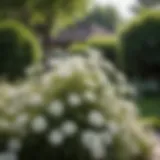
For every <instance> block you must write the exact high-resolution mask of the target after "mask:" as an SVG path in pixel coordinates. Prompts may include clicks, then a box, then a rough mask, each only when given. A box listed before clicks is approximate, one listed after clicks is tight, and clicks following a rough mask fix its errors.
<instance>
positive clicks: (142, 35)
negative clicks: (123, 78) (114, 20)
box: [120, 11, 160, 79]
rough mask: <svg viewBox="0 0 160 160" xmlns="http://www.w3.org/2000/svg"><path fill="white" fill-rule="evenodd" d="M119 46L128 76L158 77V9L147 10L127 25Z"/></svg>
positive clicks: (159, 45)
mask: <svg viewBox="0 0 160 160" xmlns="http://www.w3.org/2000/svg"><path fill="white" fill-rule="evenodd" d="M120 47H121V52H122V53H123V59H124V69H125V71H126V73H127V74H128V76H129V77H139V78H142V79H145V78H149V77H152V78H153V77H154V78H158V79H160V55H159V54H160V11H148V12H147V13H145V14H144V15H140V16H139V17H138V18H136V19H135V20H134V21H133V22H132V23H130V24H129V25H127V26H126V27H125V28H124V30H122V32H121V33H120Z"/></svg>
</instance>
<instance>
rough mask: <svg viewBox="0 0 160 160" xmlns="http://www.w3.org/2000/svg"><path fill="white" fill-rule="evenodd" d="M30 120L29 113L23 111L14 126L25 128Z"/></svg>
mask: <svg viewBox="0 0 160 160" xmlns="http://www.w3.org/2000/svg"><path fill="white" fill-rule="evenodd" d="M28 121H29V116H28V114H25V113H23V114H21V115H19V116H17V118H16V119H15V122H14V127H16V128H23V127H24V126H25V125H26V123H27V122H28Z"/></svg>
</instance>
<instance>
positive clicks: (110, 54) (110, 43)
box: [88, 36, 117, 64]
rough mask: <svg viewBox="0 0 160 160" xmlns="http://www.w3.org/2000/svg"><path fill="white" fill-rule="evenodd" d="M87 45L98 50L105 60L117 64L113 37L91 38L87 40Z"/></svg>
mask: <svg viewBox="0 0 160 160" xmlns="http://www.w3.org/2000/svg"><path fill="white" fill-rule="evenodd" d="M88 45H89V46H91V47H93V48H96V49H98V50H100V51H101V52H102V53H103V55H104V57H105V58H107V59H109V60H110V61H111V62H113V63H114V64H117V41H116V38H115V37H112V36H111V37H110V36H109V37H107V38H104V37H93V38H91V39H89V41H88Z"/></svg>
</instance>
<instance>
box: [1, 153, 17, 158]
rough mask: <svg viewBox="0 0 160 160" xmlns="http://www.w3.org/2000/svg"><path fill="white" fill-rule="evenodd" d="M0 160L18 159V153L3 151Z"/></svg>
mask: <svg viewBox="0 0 160 160" xmlns="http://www.w3.org/2000/svg"><path fill="white" fill-rule="evenodd" d="M0 160H17V155H16V153H14V152H1V153H0Z"/></svg>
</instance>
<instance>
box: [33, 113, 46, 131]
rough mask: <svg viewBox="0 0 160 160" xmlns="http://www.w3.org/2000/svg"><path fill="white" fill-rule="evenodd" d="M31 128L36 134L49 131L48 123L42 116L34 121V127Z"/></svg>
mask: <svg viewBox="0 0 160 160" xmlns="http://www.w3.org/2000/svg"><path fill="white" fill-rule="evenodd" d="M31 127H32V130H33V131H34V132H36V133H41V132H44V131H45V130H46V129H47V121H46V119H45V118H44V117H42V116H39V117H36V118H35V119H34V120H33V121H32V126H31Z"/></svg>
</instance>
